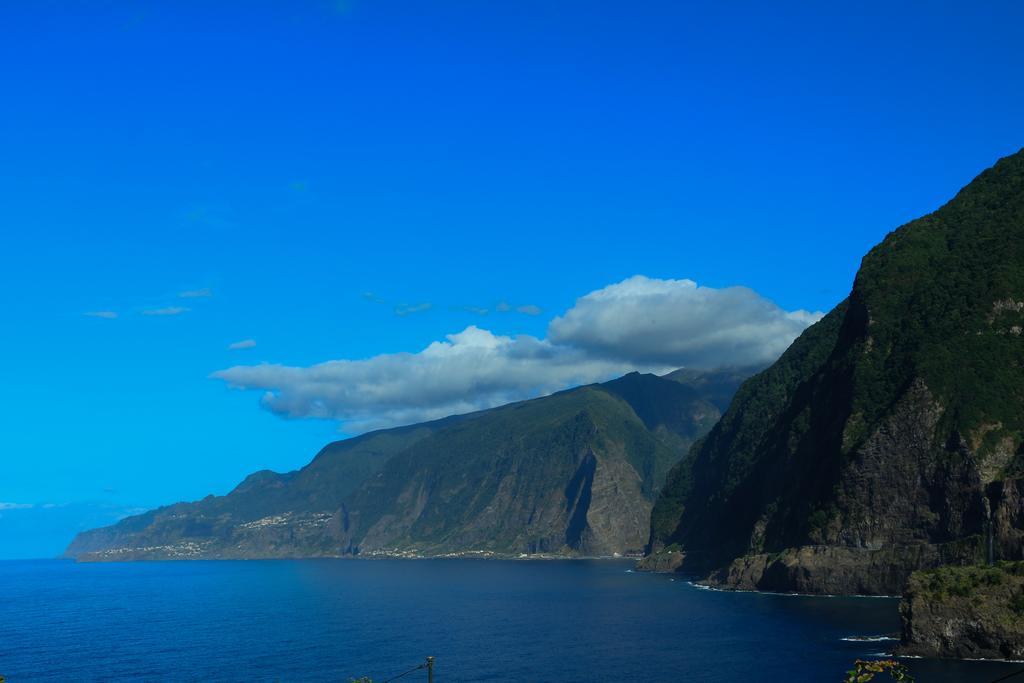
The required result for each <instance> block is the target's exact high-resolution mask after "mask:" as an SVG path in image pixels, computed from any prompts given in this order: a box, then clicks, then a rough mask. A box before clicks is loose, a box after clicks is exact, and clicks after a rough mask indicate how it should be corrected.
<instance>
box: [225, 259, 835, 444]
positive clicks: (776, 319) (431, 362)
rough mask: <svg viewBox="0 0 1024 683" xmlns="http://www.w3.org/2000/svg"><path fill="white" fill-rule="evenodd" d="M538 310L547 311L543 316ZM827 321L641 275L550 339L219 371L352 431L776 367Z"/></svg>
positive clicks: (453, 342)
mask: <svg viewBox="0 0 1024 683" xmlns="http://www.w3.org/2000/svg"><path fill="white" fill-rule="evenodd" d="M538 312H539V311H538ZM820 317H821V314H820V313H810V312H807V311H792V312H790V311H785V310H783V309H781V308H779V307H778V306H776V305H775V304H774V303H772V302H771V301H769V300H767V299H765V298H764V297H762V296H760V295H759V294H757V293H756V292H754V291H753V290H751V289H748V288H745V287H727V288H724V289H714V288H710V287H699V286H698V285H697V284H696V283H695V282H693V281H692V280H657V279H651V278H646V277H643V276H636V277H632V278H629V279H628V280H624V281H622V282H619V283H617V284H613V285H609V286H608V287H604V288H603V289H599V290H596V291H594V292H591V293H589V294H587V295H586V296H583V297H581V298H580V299H578V300H577V301H576V304H575V305H574V306H573V307H572V308H570V309H569V310H568V311H566V312H565V313H564V314H562V315H561V316H558V317H556V318H555V319H553V320H552V321H551V323H550V324H549V326H548V331H547V335H546V337H545V338H543V339H540V338H537V337H534V336H530V335H518V336H502V335H496V334H493V333H492V332H490V331H488V330H486V329H482V328H479V327H476V326H473V325H471V326H469V327H467V328H466V329H464V330H463V331H461V332H459V333H456V334H449V335H447V336H446V337H445V339H444V340H443V341H436V342H433V343H431V344H430V345H428V346H427V347H426V348H425V349H423V350H421V351H419V352H416V353H392V354H383V355H379V356H374V357H372V358H368V359H361V360H332V361H327V362H325V363H319V364H317V365H312V366H309V367H294V366H285V365H275V364H261V365H254V366H252V365H250V366H245V365H239V366H235V367H232V368H227V369H225V370H221V371H218V372H215V373H213V375H212V376H213V377H215V378H217V379H221V380H223V381H225V382H227V383H228V384H229V385H230V386H232V387H235V388H239V389H247V390H262V391H263V392H264V394H263V397H262V400H261V404H262V405H263V407H264V408H266V409H268V410H270V411H272V412H274V413H276V414H278V415H281V416H284V417H289V418H303V417H314V418H325V419H333V420H338V421H339V422H341V424H342V428H343V429H344V430H345V431H346V432H349V433H356V432H361V431H366V430H368V429H375V428H380V427H388V426H394V425H400V424H409V423H413V422H420V421H423V420H429V419H434V418H439V417H444V416H447V415H452V414H458V413H465V412H469V411H473V410H479V409H482V408H488V407H493V406H496V405H501V404H503V403H508V402H511V401H515V400H520V399H525V398H531V397H534V396H539V395H543V394H547V393H551V392H553V391H558V390H560V389H564V388H567V387H571V386H575V385H578V384H586V383H590V382H596V381H602V380H605V379H609V378H611V377H615V376H617V375H620V374H623V373H626V372H630V371H632V370H640V371H643V372H658V373H663V372H668V371H670V370H674V369H676V368H680V367H697V368H711V367H718V366H723V365H729V366H745V365H755V364H766V363H769V362H771V361H773V360H775V358H777V357H778V356H779V355H780V354H781V353H782V352H783V351H784V350H785V349H786V347H787V346H789V344H790V343H791V342H792V341H793V339H795V338H796V337H797V336H798V335H799V334H800V332H802V331H803V330H804V328H806V327H807V326H808V325H810V324H811V323H813V322H815V321H816V320H818V319H819V318H820Z"/></svg>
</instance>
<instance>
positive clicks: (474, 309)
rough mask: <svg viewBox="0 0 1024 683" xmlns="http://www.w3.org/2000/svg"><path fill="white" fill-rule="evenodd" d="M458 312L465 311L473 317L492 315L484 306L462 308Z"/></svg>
mask: <svg viewBox="0 0 1024 683" xmlns="http://www.w3.org/2000/svg"><path fill="white" fill-rule="evenodd" d="M458 310H460V311H465V312H466V313H472V314H473V315H487V314H488V313H490V311H489V310H488V309H486V308H484V307H482V306H460V307H459V308H458Z"/></svg>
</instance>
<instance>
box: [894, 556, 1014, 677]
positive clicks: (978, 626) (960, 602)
mask: <svg viewBox="0 0 1024 683" xmlns="http://www.w3.org/2000/svg"><path fill="white" fill-rule="evenodd" d="M900 618H901V621H902V637H901V640H900V646H899V650H898V654H902V655H914V656H923V657H947V658H957V659H1013V660H1024V563H1020V562H1017V563H1009V562H1004V563H999V564H997V565H996V566H991V567H987V566H975V567H945V568H942V569H937V570H931V571H921V572H916V573H914V574H913V575H912V576H911V577H910V581H909V583H908V586H907V590H906V593H905V594H904V596H903V600H902V602H901V603H900Z"/></svg>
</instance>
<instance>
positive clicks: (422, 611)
mask: <svg viewBox="0 0 1024 683" xmlns="http://www.w3.org/2000/svg"><path fill="white" fill-rule="evenodd" d="M631 566H632V563H631V562H628V561H600V560H595V561H589V560H579V561H568V560H567V561H520V562H516V561H496V560H277V561H275V560H268V561H237V562H153V563H114V564H75V563H73V562H70V561H61V560H40V561H6V562H0V610H2V612H0V615H2V616H0V675H3V676H5V677H6V679H7V681H8V683H18V682H19V681H62V682H64V681H75V682H87V681H88V682H91V681H163V680H173V681H341V682H344V683H347V682H348V681H349V680H350V679H352V678H358V677H360V676H369V677H371V678H372V679H373V680H374V682H375V683H384V681H386V680H388V679H389V678H392V677H394V676H396V675H398V674H401V673H403V672H405V671H408V670H409V669H411V668H413V667H415V666H417V665H418V664H420V663H422V662H423V661H424V659H425V657H426V656H428V655H430V656H433V657H435V662H436V664H435V676H434V680H435V681H438V682H442V681H530V682H537V681H560V682H561V681H564V682H568V681H579V682H584V681H587V682H593V681H729V682H746V681H814V682H816V683H820V682H827V681H837V682H838V681H841V680H842V679H843V676H844V672H845V670H846V669H848V668H849V667H850V666H851V665H852V663H853V661H854V660H855V659H857V658H858V657H860V658H864V657H870V656H872V655H873V654H876V653H880V652H882V651H884V649H885V647H887V646H889V645H891V644H892V643H891V642H890V641H885V640H861V638H864V637H871V638H879V637H885V636H888V635H891V634H895V633H896V632H897V631H898V630H899V617H898V614H897V601H896V600H894V599H891V598H839V597H833V598H827V597H800V596H786V595H766V594H755V593H726V592H717V591H710V590H704V589H700V588H697V587H694V586H692V585H690V584H688V583H687V582H685V581H684V580H682V579H680V578H678V577H670V576H666V575H656V574H644V573H635V572H632V571H631V570H630V567H631ZM907 664H908V665H909V666H910V669H911V673H913V674H914V675H915V676H916V677H917V680H918V683H940V682H947V681H957V682H964V683H971V682H974V681H977V682H979V683H981V682H987V681H991V680H992V679H994V678H997V677H999V676H1001V675H1005V674H1007V673H1009V672H1012V671H1015V670H1017V669H1020V668H1024V665H1020V664H1007V663H992V662H948V661H929V660H907ZM401 680H402V681H403V683H411V682H413V681H425V680H426V672H425V670H417V671H413V672H412V673H409V674H408V675H406V676H405V677H404V678H402V679H401ZM876 680H879V681H881V680H885V679H884V677H883V678H880V679H876ZM1022 680H1024V677H1022Z"/></svg>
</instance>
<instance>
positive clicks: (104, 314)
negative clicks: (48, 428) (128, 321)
mask: <svg viewBox="0 0 1024 683" xmlns="http://www.w3.org/2000/svg"><path fill="white" fill-rule="evenodd" d="M82 315H84V316H88V317H90V318H103V319H104V320H114V319H115V318H117V313H116V312H115V311H86V312H85V313H83V314H82Z"/></svg>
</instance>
